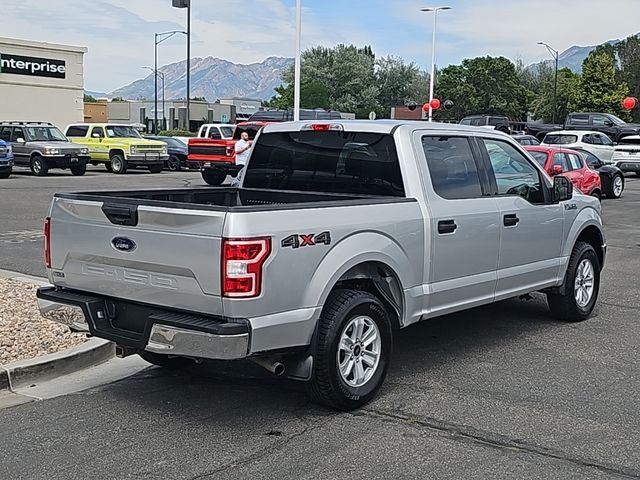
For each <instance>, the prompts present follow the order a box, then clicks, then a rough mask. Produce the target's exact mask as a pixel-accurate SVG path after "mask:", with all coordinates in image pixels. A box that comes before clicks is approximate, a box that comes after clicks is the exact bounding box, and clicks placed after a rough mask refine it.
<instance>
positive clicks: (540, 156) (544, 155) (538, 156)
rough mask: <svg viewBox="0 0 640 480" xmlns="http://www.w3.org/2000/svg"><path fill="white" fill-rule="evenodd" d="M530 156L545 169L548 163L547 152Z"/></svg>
mask: <svg viewBox="0 0 640 480" xmlns="http://www.w3.org/2000/svg"><path fill="white" fill-rule="evenodd" d="M529 155H531V156H532V157H533V159H534V160H535V161H536V162H538V163H539V164H540V166H541V167H542V168H544V166H545V164H546V163H547V152H529Z"/></svg>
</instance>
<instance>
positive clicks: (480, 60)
mask: <svg viewBox="0 0 640 480" xmlns="http://www.w3.org/2000/svg"><path fill="white" fill-rule="evenodd" d="M436 92H437V95H436V96H437V97H438V98H440V99H442V100H452V101H453V102H454V105H455V106H454V108H453V109H452V110H450V111H439V112H437V113H436V118H438V119H459V118H461V117H463V116H466V115H471V114H495V115H506V116H508V117H510V118H514V119H526V117H527V113H528V107H529V101H530V96H531V94H530V92H529V90H528V89H527V88H526V87H525V86H524V85H523V83H522V81H521V79H520V77H519V76H518V72H517V71H516V65H514V64H513V63H512V62H511V61H510V60H508V59H507V58H505V57H488V56H487V57H477V58H471V59H465V60H463V61H462V65H452V66H449V67H446V68H445V69H443V70H442V72H440V74H439V76H438V77H437V89H436Z"/></svg>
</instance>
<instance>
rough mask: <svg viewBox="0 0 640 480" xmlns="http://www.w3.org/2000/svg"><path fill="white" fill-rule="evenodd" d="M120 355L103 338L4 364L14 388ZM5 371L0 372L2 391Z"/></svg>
mask: <svg viewBox="0 0 640 480" xmlns="http://www.w3.org/2000/svg"><path fill="white" fill-rule="evenodd" d="M115 354H116V347H115V344H114V343H113V342H109V341H108V340H103V339H101V338H92V339H91V340H89V341H87V342H85V343H83V344H82V345H78V346H76V347H71V348H68V349H66V350H63V351H61V352H57V353H50V354H48V355H42V356H40V357H36V358H32V359H29V360H20V361H18V362H14V363H10V364H8V365H3V366H2V367H1V368H2V370H4V373H5V375H6V377H7V386H6V387H5V388H9V389H10V390H12V391H13V390H15V389H16V388H20V387H26V386H30V385H33V384H38V383H42V382H44V381H47V380H51V379H53V378H56V377H60V376H62V375H68V374H70V373H74V372H77V371H79V370H84V369H85V368H89V367H93V366H95V365H99V364H101V363H104V362H106V361H107V360H110V359H112V358H113V357H114V356H115ZM2 388H3V385H2V374H0V390H1V389H2Z"/></svg>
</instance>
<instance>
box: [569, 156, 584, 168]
mask: <svg viewBox="0 0 640 480" xmlns="http://www.w3.org/2000/svg"><path fill="white" fill-rule="evenodd" d="M567 157H569V165H571V170H580V169H581V168H582V160H581V159H580V157H579V156H578V155H576V154H575V153H567Z"/></svg>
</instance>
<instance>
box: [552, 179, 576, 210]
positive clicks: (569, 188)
mask: <svg viewBox="0 0 640 480" xmlns="http://www.w3.org/2000/svg"><path fill="white" fill-rule="evenodd" d="M572 197H573V185H572V184H571V180H569V179H568V178H567V177H563V176H562V175H558V176H557V177H553V201H554V202H556V203H558V202H564V201H566V200H571V198H572Z"/></svg>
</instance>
